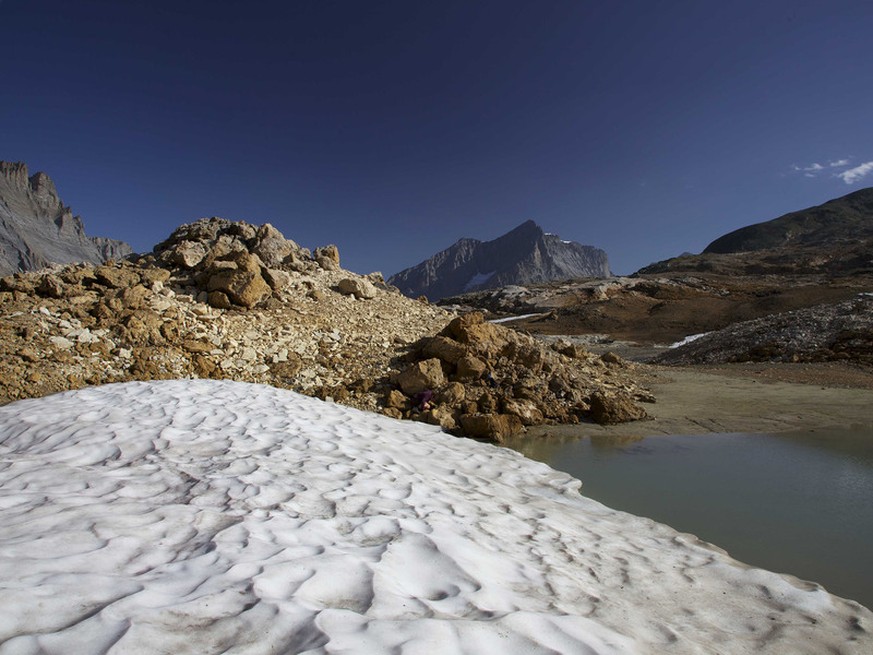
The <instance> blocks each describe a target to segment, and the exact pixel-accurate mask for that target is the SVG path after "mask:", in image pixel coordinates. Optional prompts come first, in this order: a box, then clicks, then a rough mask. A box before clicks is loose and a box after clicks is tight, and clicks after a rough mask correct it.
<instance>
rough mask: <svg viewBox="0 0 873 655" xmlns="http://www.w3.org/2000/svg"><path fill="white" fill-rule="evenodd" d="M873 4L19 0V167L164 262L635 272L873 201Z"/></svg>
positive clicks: (8, 56) (2, 126)
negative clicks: (531, 236) (226, 246)
mask: <svg viewBox="0 0 873 655" xmlns="http://www.w3.org/2000/svg"><path fill="white" fill-rule="evenodd" d="M871 34H873V2H870V1H869V0H864V1H848V0H847V1H841V0H827V1H803V0H791V1H782V0H757V1H754V2H748V1H745V0H739V1H736V2H729V3H728V2H723V1H718V2H715V1H709V0H670V1H669V2H656V1H654V0H650V1H648V2H631V1H621V0H615V1H610V2H606V1H598V2H593V1H587V0H537V1H517V0H499V1H493V0H481V1H476V0H464V1H456V0H440V1H439V2H415V1H409V0H403V1H397V2H394V1H390V2H379V1H376V0H373V1H370V2H364V1H356V2H352V1H332V0H313V1H310V0H297V1H290V0H289V1H286V2H275V1H261V0H249V1H246V2H242V1H233V2H231V1H227V0H211V1H208V2H206V1H199V0H190V1H184V2H183V1H181V0H175V1H172V2H171V1H166V0H150V1H148V2H147V1H145V0H126V1H125V2H117V1H116V0H75V1H73V0H63V1H55V0H0V39H2V41H0V42H2V44H3V52H4V56H3V57H2V59H0V159H3V160H7V161H24V162H25V163H27V165H28V168H29V170H30V171H31V173H33V172H35V171H37V170H42V171H45V172H46V173H48V174H49V175H50V176H51V177H52V179H53V180H54V181H55V183H56V185H57V187H58V190H59V192H60V195H61V198H62V199H63V200H64V202H65V203H66V204H68V205H70V206H71V207H72V209H73V211H74V213H76V214H79V215H81V217H82V219H83V221H84V223H85V228H86V230H87V232H88V233H89V234H91V235H96V236H109V237H113V238H117V239H122V240H125V241H128V242H129V243H131V245H132V246H133V247H134V249H135V250H137V251H139V252H146V251H149V250H151V248H152V247H153V246H154V245H155V244H156V243H158V242H160V241H161V240H163V239H164V238H166V237H167V236H168V235H169V234H170V233H171V232H172V231H173V229H175V228H176V227H177V226H179V225H181V224H183V223H188V222H191V221H193V220H196V219H198V218H201V217H205V216H222V217H225V218H229V219H233V220H247V221H250V222H252V223H256V224H260V223H265V222H269V223H272V224H273V225H275V226H276V227H277V228H279V229H280V230H281V231H282V232H283V233H284V234H285V236H286V237H288V238H291V239H294V240H295V241H297V242H298V243H300V244H301V245H303V246H306V247H309V248H314V247H316V246H319V245H325V244H328V243H334V244H336V245H337V246H338V247H339V250H340V255H341V258H342V264H343V266H344V267H345V268H348V269H351V270H353V271H357V272H359V273H368V272H371V271H381V272H382V273H384V274H385V275H386V276H388V275H390V274H392V273H396V272H398V271H400V270H402V269H404V268H406V267H408V266H412V265H415V264H417V263H419V262H420V261H422V260H424V259H426V258H428V257H430V256H431V255H433V254H435V253H436V252H437V251H439V250H443V249H445V248H447V247H449V246H450V245H452V244H453V243H454V242H455V241H457V240H458V239H459V238H462V237H473V238H477V239H482V240H489V239H493V238H496V237H498V236H500V235H501V234H504V233H505V232H507V231H509V230H511V229H512V228H514V227H516V226H517V225H519V224H520V223H522V222H524V221H526V220H528V219H532V220H534V221H536V222H537V223H538V224H539V225H540V226H541V227H542V228H543V229H544V230H546V231H547V232H552V233H556V234H559V235H560V236H561V237H562V238H564V239H568V240H573V241H578V242H580V243H584V244H587V245H593V246H596V247H599V248H603V249H604V250H606V252H607V254H608V256H609V261H610V265H611V267H612V270H613V271H614V272H617V273H620V274H628V273H631V272H633V271H635V270H637V269H638V268H640V267H642V266H645V265H647V264H649V263H651V262H654V261H659V260H662V259H665V258H668V257H671V256H676V255H678V254H680V253H683V252H699V251H700V250H702V249H703V248H704V247H705V246H706V245H707V244H708V243H709V242H711V241H712V240H714V239H716V238H717V237H719V236H721V235H722V234H725V233H727V232H729V231H731V230H734V229H737V228H739V227H742V226H745V225H749V224H752V223H756V222H759V221H763V220H769V219H771V218H775V217H777V216H780V215H782V214H784V213H787V212H790V211H794V210H797V209H802V208H805V207H810V206H813V205H817V204H820V203H821V202H824V201H826V200H829V199H831V198H836V197H839V196H842V195H845V194H846V193H850V192H852V191H855V190H858V189H860V188H864V187H867V186H871V185H873V47H871V38H870V35H871Z"/></svg>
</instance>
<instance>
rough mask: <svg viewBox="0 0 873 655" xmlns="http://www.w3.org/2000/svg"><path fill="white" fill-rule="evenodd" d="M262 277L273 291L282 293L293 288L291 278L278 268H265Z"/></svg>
mask: <svg viewBox="0 0 873 655" xmlns="http://www.w3.org/2000/svg"><path fill="white" fill-rule="evenodd" d="M261 275H262V276H263V278H264V281H265V282H266V283H267V284H269V285H270V288H271V289H272V290H273V291H281V290H282V289H287V288H288V287H289V286H291V276H290V275H289V274H288V273H286V272H285V271H282V270H279V269H278V268H265V269H263V270H262V271H261Z"/></svg>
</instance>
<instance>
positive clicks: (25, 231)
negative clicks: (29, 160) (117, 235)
mask: <svg viewBox="0 0 873 655" xmlns="http://www.w3.org/2000/svg"><path fill="white" fill-rule="evenodd" d="M130 253H131V248H130V246H129V245H128V244H126V243H124V242H122V241H116V240H114V239H105V238H102V237H89V236H87V235H86V234H85V228H84V226H83V225H82V221H81V219H80V218H79V217H78V216H73V212H72V211H71V210H70V208H69V207H66V206H65V205H64V203H63V202H61V199H60V198H59V197H58V191H57V189H56V188H55V185H54V182H52V180H51V178H50V177H49V176H48V175H46V174H45V173H41V172H38V173H35V174H34V175H32V176H28V172H27V166H26V165H25V164H23V163H21V162H0V275H8V274H9V273H14V272H17V271H31V270H35V269H39V268H43V267H45V266H48V265H49V264H53V263H54V264H67V263H72V262H90V263H93V264H98V263H101V262H103V261H106V260H107V259H115V258H120V257H124V256H126V255H128V254H130Z"/></svg>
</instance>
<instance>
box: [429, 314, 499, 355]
mask: <svg viewBox="0 0 873 655" xmlns="http://www.w3.org/2000/svg"><path fill="white" fill-rule="evenodd" d="M441 334H442V335H443V336H447V337H451V338H453V339H455V340H456V341H459V342H461V343H462V344H468V345H471V346H474V347H475V349H476V350H478V351H480V352H483V353H497V352H499V351H500V350H501V349H502V348H503V347H505V346H506V344H507V343H509V336H510V334H512V335H513V336H514V333H511V332H510V330H509V328H505V327H503V326H498V325H493V324H492V323H486V322H485V316H484V315H483V314H482V312H470V313H469V314H464V315H463V316H458V317H457V318H455V319H453V320H452V321H451V322H450V323H449V324H448V325H447V326H446V328H445V329H444V330H443V331H442V333H441Z"/></svg>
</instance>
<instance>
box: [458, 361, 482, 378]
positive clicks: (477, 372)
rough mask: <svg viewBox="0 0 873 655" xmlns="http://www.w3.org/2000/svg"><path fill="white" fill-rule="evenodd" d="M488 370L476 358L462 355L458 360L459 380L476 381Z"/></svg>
mask: <svg viewBox="0 0 873 655" xmlns="http://www.w3.org/2000/svg"><path fill="white" fill-rule="evenodd" d="M487 369H488V366H487V365H486V364H485V362H483V361H482V360H481V359H479V358H478V357H474V356H473V355H464V356H463V357H461V358H460V359H459V360H458V372H457V375H458V379H459V380H478V379H479V378H480V377H482V374H483V373H485V371H486V370H487Z"/></svg>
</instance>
